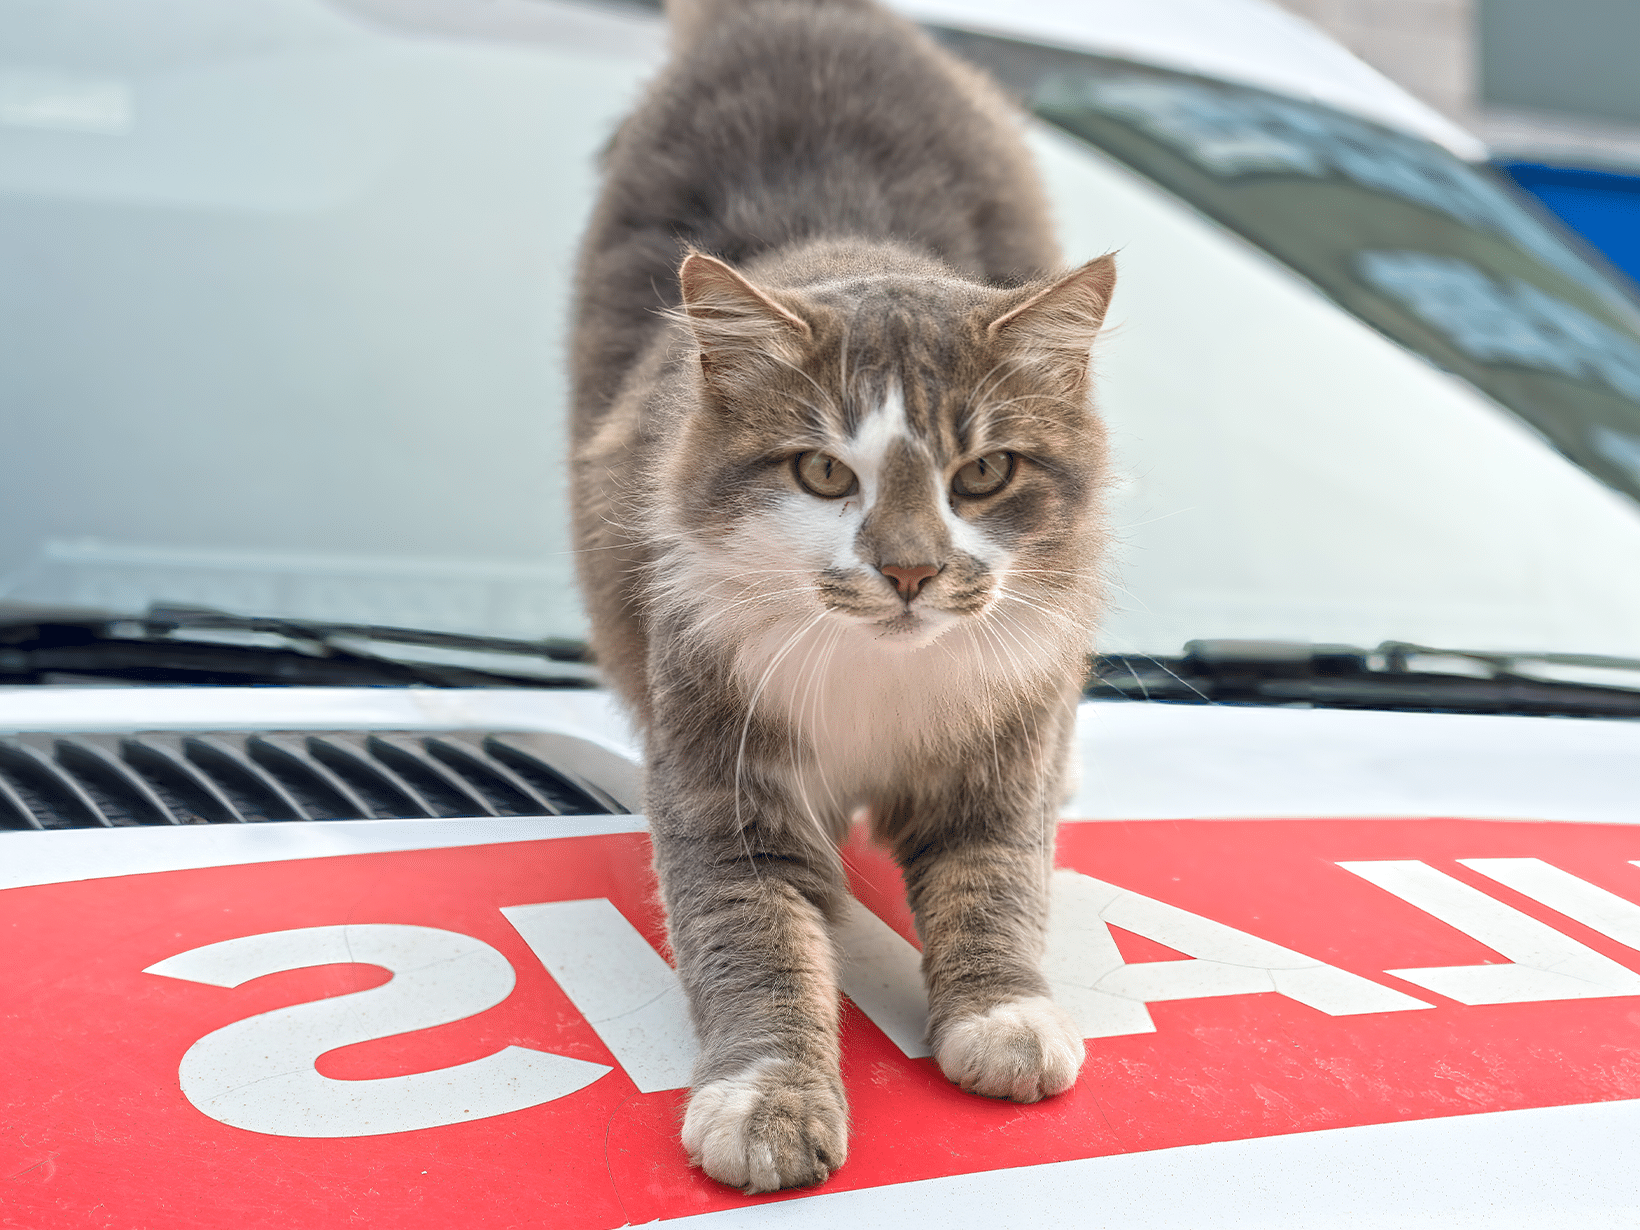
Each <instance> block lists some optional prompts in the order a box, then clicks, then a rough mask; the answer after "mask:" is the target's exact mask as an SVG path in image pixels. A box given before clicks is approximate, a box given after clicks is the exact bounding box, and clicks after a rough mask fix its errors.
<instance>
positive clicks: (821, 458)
mask: <svg viewBox="0 0 1640 1230" xmlns="http://www.w3.org/2000/svg"><path fill="white" fill-rule="evenodd" d="M793 469H795V470H796V471H797V481H798V482H800V483H802V484H803V487H804V489H805V490H807V491H810V492H813V493H814V494H815V495H817V496H819V497H820V498H821V499H823V500H840V499H842V498H843V497H844V496H845V495H848V494H849V493H850V492H852V491H853V490H854V489H855V487H857V486H859V484H858V483H857V482H856V481H855V478H854V471H853V470H851V469H849V468H848V467H847V466H846V465H844V464H843V463H842V462H841V461H838V460H837V458H835V457H833V456H832V455H831V454H830V453H819V452H809V453H799V454H797V458H796V460H795V461H794V462H793Z"/></svg>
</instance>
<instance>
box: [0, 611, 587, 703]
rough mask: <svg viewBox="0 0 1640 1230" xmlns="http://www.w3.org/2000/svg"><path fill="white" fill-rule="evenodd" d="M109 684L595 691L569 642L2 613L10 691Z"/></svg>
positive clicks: (0, 637)
mask: <svg viewBox="0 0 1640 1230" xmlns="http://www.w3.org/2000/svg"><path fill="white" fill-rule="evenodd" d="M389 646H396V647H400V653H403V652H404V651H405V650H410V651H412V652H411V653H410V655H409V656H394V654H392V653H391V652H384V650H386V647H389ZM373 647H375V648H373ZM416 651H420V652H416ZM509 659H517V660H518V661H517V662H516V664H510V663H509ZM99 681H123V682H129V683H146V684H194V685H204V686H247V685H258V684H285V685H307V686H329V687H349V686H351V687H359V686H383V685H389V686H391V685H398V686H404V685H410V684H420V685H423V686H429V687H447V688H469V687H528V688H540V687H559V688H564V687H569V688H581V687H592V686H595V685H596V682H597V681H596V677H595V676H594V674H593V672H592V668H591V660H590V657H589V655H588V654H587V651H586V649H585V647H584V646H582V645H580V644H579V643H577V642H574V641H569V640H544V641H523V640H511V639H507V638H504V637H486V636H473V635H468V634H464V633H453V632H439V631H433V630H423V629H416V628H393V627H375V626H372V625H366V624H344V623H328V622H321V621H310V620H300V619H284V618H279V617H264V616H246V615H234V614H230V613H228V612H224V611H217V610H212V609H210V608H206V607H194V606H180V605H176V604H166V603H159V604H155V605H154V606H151V607H150V608H149V609H148V611H147V613H146V614H144V615H139V616H123V615H116V614H112V613H109V612H106V611H95V610H77V609H58V608H45V607H29V606H16V605H8V604H0V684H30V683H34V684H38V683H67V682H99Z"/></svg>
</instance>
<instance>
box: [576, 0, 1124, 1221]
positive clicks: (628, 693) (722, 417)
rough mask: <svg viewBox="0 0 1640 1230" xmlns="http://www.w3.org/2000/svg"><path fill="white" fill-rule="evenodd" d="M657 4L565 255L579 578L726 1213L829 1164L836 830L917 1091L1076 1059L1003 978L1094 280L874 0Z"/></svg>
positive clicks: (1034, 810)
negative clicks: (680, 992) (628, 767)
mask: <svg viewBox="0 0 1640 1230" xmlns="http://www.w3.org/2000/svg"><path fill="white" fill-rule="evenodd" d="M668 12H669V16H670V17H671V21H672V32H673V45H672V52H671V58H670V60H669V62H668V63H667V64H666V65H665V66H664V67H663V68H662V69H661V71H660V73H659V75H658V77H657V78H656V79H655V80H654V81H653V82H652V83H651V84H650V86H649V87H648V90H647V93H646V94H645V95H644V96H643V98H642V99H641V101H640V102H639V103H638V105H637V107H636V109H635V111H634V112H633V113H632V114H631V115H630V116H629V117H628V118H627V119H626V120H625V122H624V123H623V124H622V125H621V126H620V127H619V129H618V130H617V132H616V135H615V136H614V138H613V139H612V141H611V144H610V146H609V148H608V150H607V151H606V154H605V157H604V165H603V182H602V190H601V195H600V197H599V199H598V202H597V204H596V206H595V209H594V213H593V216H592V219H591V221H590V223H589V226H588V230H587V232H586V235H585V238H584V242H583V246H582V250H581V258H580V266H579V271H578V279H577V287H576V297H577V303H576V312H577V318H576V327H575V335H574V341H573V352H572V367H573V378H574V408H573V435H574V450H573V461H572V489H573V502H574V514H575V527H576V542H577V549H578V555H577V559H578V566H579V570H580V578H581V583H582V588H583V591H584V594H585V598H586V602H587V606H588V610H589V613H590V616H591V621H592V643H593V647H594V650H595V652H596V655H597V658H598V661H599V663H600V664H601V667H602V670H603V671H604V673H605V676H606V678H607V679H608V681H609V682H610V683H611V685H612V686H613V687H614V688H615V689H616V691H617V692H618V693H619V695H620V696H621V697H622V698H623V699H624V701H625V702H626V704H627V705H629V706H630V709H631V711H632V713H633V715H634V718H635V720H636V722H637V724H638V726H639V727H640V728H641V730H642V731H643V733H644V739H645V753H646V759H647V784H646V796H645V802H646V810H647V812H648V816H649V824H650V829H651V833H652V839H653V843H654V851H655V866H656V871H657V874H658V878H659V881H660V887H661V896H662V900H663V903H664V905H665V908H666V912H667V919H668V923H667V925H668V934H669V939H670V944H671V947H672V952H673V955H674V958H675V961H676V965H677V969H678V974H679V976H680V979H681V980H682V983H683V985H684V987H685V989H686V992H687V994H688V997H689V1004H690V1012H691V1016H692V1019H693V1022H694V1026H695V1030H696V1033H697V1035H698V1038H699V1042H700V1053H699V1059H698V1062H697V1065H696V1068H695V1071H694V1075H693V1081H692V1085H691V1092H690V1096H689V1101H688V1108H687V1111H686V1113H685V1116H684V1120H683V1126H682V1140H683V1144H684V1147H685V1148H686V1150H687V1151H688V1153H689V1156H690V1158H691V1159H692V1160H693V1161H694V1162H695V1163H696V1164H697V1165H699V1166H700V1167H702V1168H703V1169H704V1170H705V1172H706V1173H707V1174H709V1175H711V1176H712V1177H713V1178H714V1179H717V1180H719V1181H721V1182H723V1183H726V1184H730V1185H732V1186H735V1187H738V1188H741V1189H743V1190H745V1191H747V1192H759V1191H771V1190H775V1189H779V1188H785V1187H793V1186H803V1185H808V1184H813V1183H817V1182H819V1181H821V1180H823V1179H825V1178H826V1177H827V1176H828V1175H829V1174H830V1173H831V1172H832V1171H833V1170H834V1169H835V1168H836V1167H837V1166H839V1165H841V1164H842V1163H843V1161H844V1159H845V1158H846V1156H847V1151H848V1110H847V1104H846V1101H845V1098H844V1091H843V1085H842V1080H841V1077H840V1074H839V1045H838V1039H837V1027H838V990H837V962H838V955H837V952H836V950H835V946H834V941H833V938H832V932H831V929H832V927H833V925H834V924H835V923H836V921H837V920H838V919H839V917H840V911H841V909H842V907H843V904H844V903H845V902H846V901H847V894H848V888H847V885H846V880H845V877H844V871H843V866H842V861H841V857H840V855H839V853H838V842H839V841H840V839H841V838H842V836H843V835H844V834H845V833H846V831H847V829H848V827H849V824H850V820H851V817H853V816H855V815H856V814H857V813H862V812H863V813H864V816H865V817H866V818H867V819H868V821H869V823H870V825H871V831H872V834H873V836H874V838H875V840H877V841H878V842H880V843H882V844H883V845H885V846H886V847H887V848H888V849H889V850H890V851H891V852H892V853H893V855H894V857H895V858H896V860H897V861H898V863H899V865H900V867H901V869H902V871H903V874H904V878H905V883H906V886H907V893H908V898H909V902H910V905H911V907H912V911H913V913H914V916H915V918H916V925H917V931H918V934H919V937H920V939H921V942H922V954H923V956H922V964H923V973H924V980H925V983H926V987H927V992H928V1001H929V1012H930V1016H929V1026H928V1029H929V1034H928V1040H929V1044H930V1047H931V1049H932V1051H933V1054H934V1057H935V1059H936V1061H937V1063H938V1065H939V1067H940V1069H941V1070H942V1071H943V1072H944V1074H945V1075H946V1076H947V1077H948V1078H949V1079H950V1080H952V1081H954V1082H956V1083H957V1084H958V1085H960V1086H961V1087H962V1088H963V1089H965V1090H970V1091H972V1092H975V1093H979V1094H984V1095H988V1096H991V1097H1004V1098H1012V1099H1014V1100H1016V1101H1021V1102H1033V1101H1036V1100H1038V1099H1040V1098H1043V1097H1046V1096H1050V1095H1053V1094H1057V1093H1060V1092H1062V1091H1064V1090H1066V1089H1068V1088H1069V1087H1070V1086H1071V1085H1072V1084H1073V1083H1074V1081H1075V1079H1076V1075H1077V1072H1078V1070H1079V1068H1080V1065H1081V1063H1082V1061H1083V1057H1084V1048H1083V1041H1082V1038H1081V1035H1080V1033H1079V1031H1078V1030H1077V1029H1076V1028H1075V1026H1074V1025H1073V1024H1072V1022H1071V1020H1070V1018H1069V1017H1068V1016H1067V1015H1066V1014H1065V1013H1064V1012H1063V1011H1062V1010H1061V1009H1060V1008H1058V1007H1057V1006H1056V1005H1055V1004H1054V1003H1053V1002H1052V1000H1051V998H1050V997H1049V994H1048V987H1047V983H1046V982H1045V980H1044V978H1043V975H1042V973H1041V970H1040V960H1041V955H1042V950H1043V943H1044V940H1043V935H1044V926H1045V914H1046V909H1047V880H1048V875H1049V871H1050V868H1051V862H1052V856H1053V845H1054V825H1055V814H1056V811H1057V807H1058V803H1059V801H1060V800H1061V798H1062V797H1063V790H1064V786H1065V772H1066V764H1067V760H1068V752H1069V747H1070V740H1071V734H1072V726H1073V721H1074V715H1075V706H1076V701H1077V698H1078V696H1079V693H1080V687H1081V683H1082V680H1083V677H1084V673H1085V671H1086V661H1087V654H1088V651H1089V648H1090V644H1091V629H1092V626H1093V622H1094V618H1095V615H1096V613H1097V610H1098V606H1099V599H1100V593H1101V584H1100V573H1101V568H1102V567H1103V563H1104V559H1105V542H1106V529H1105V524H1104V519H1103V512H1102V499H1103V496H1102V492H1103V490H1104V486H1105V481H1106V445H1105V440H1104V437H1103V434H1102V429H1101V426H1100V422H1099V419H1098V418H1097V416H1096V414H1095V412H1094V410H1093V408H1092V405H1091V400H1090V397H1091V394H1090V374H1089V351H1090V348H1091V346H1092V345H1093V342H1094V339H1095V335H1096V333H1097V332H1098V330H1099V327H1100V324H1101V322H1102V320H1103V317H1104V314H1105V310H1106V307H1107V305H1108V303H1109V301H1110V296H1111V293H1112V290H1113V288H1114V285H1115V265H1114V261H1113V259H1112V258H1111V257H1109V256H1105V257H1101V258H1099V259H1098V260H1095V261H1092V262H1090V263H1088V264H1086V265H1083V266H1082V267H1081V268H1079V269H1076V270H1073V271H1072V272H1070V273H1068V274H1065V275H1063V276H1055V275H1054V271H1055V270H1056V269H1058V268H1059V255H1058V252H1057V251H1056V247H1055V243H1054V239H1053V233H1052V227H1051V225H1050V221H1049V216H1048V209H1047V205H1046V198H1045V196H1044V193H1043V190H1042V188H1041V185H1040V183H1039V181H1038V178H1037V175H1036V171H1035V167H1034V165H1033V163H1032V160H1031V157H1030V155H1029V152H1028V151H1027V149H1026V148H1025V146H1024V143H1023V140H1022V135H1021V129H1022V119H1021V118H1020V117H1019V115H1018V114H1017V113H1016V111H1015V110H1014V108H1013V107H1012V104H1011V103H1010V102H1008V101H1007V100H1006V99H1005V98H1004V96H1003V95H1002V94H1001V92H1000V91H999V90H998V89H997V87H995V86H994V85H993V84H992V83H990V82H989V81H988V80H987V79H985V78H984V77H982V76H981V75H980V74H979V73H978V72H977V71H976V70H973V69H971V68H969V67H968V66H966V65H964V64H963V63H961V62H959V61H957V60H956V59H955V58H954V57H952V56H950V55H948V54H946V53H945V52H944V51H942V50H941V49H939V48H938V47H937V46H936V45H935V44H934V43H933V42H932V41H931V40H930V39H928V38H927V37H926V36H925V35H924V34H922V33H921V32H920V31H919V30H918V29H917V28H916V27H914V26H912V25H911V24H910V23H908V22H906V21H903V20H902V19H900V18H899V17H897V16H894V15H892V14H890V13H889V12H888V11H886V10H885V9H882V8H879V7H877V5H876V4H874V3H873V2H872V0H690V2H689V3H688V4H686V5H673V6H671V7H670V8H669V10H668Z"/></svg>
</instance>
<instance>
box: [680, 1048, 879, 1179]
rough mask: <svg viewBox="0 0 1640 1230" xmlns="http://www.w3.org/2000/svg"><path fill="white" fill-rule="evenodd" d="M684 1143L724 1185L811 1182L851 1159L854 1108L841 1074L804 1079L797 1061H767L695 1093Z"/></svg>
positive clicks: (693, 1157) (685, 1119)
mask: <svg viewBox="0 0 1640 1230" xmlns="http://www.w3.org/2000/svg"><path fill="white" fill-rule="evenodd" d="M683 1147H684V1148H685V1149H687V1150H688V1151H689V1160H690V1161H692V1162H694V1163H695V1165H697V1166H699V1167H700V1168H701V1169H702V1170H704V1171H705V1172H706V1173H707V1174H709V1175H711V1176H712V1177H713V1178H714V1179H716V1180H717V1181H718V1182H719V1183H727V1184H728V1185H729V1186H730V1187H738V1188H740V1189H741V1190H742V1191H744V1192H746V1193H748V1194H750V1193H752V1192H773V1191H779V1190H780V1189H781V1188H783V1187H807V1186H808V1185H809V1184H811V1183H818V1182H820V1181H821V1180H822V1179H824V1178H826V1176H827V1175H829V1174H831V1172H832V1171H833V1170H835V1169H837V1167H839V1166H841V1165H842V1164H843V1159H844V1158H846V1157H847V1156H848V1107H847V1105H846V1104H845V1103H844V1101H843V1093H842V1089H841V1088H840V1087H839V1086H838V1085H837V1083H836V1081H835V1079H828V1078H827V1077H825V1076H823V1075H821V1076H818V1077H814V1076H811V1077H809V1078H807V1079H805V1078H803V1077H802V1076H801V1075H800V1074H799V1072H798V1067H797V1065H796V1064H793V1063H791V1062H789V1061H784V1060H778V1059H764V1060H760V1061H759V1062H757V1063H755V1064H753V1065H752V1066H751V1067H749V1068H747V1069H746V1070H745V1071H744V1072H741V1073H740V1074H739V1075H738V1076H731V1077H725V1078H724V1079H722V1080H716V1081H713V1082H711V1084H708V1085H702V1086H701V1087H700V1088H699V1089H697V1090H695V1092H694V1093H693V1094H691V1095H690V1098H689V1110H688V1112H687V1113H686V1114H685V1115H684V1117H683Z"/></svg>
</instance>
